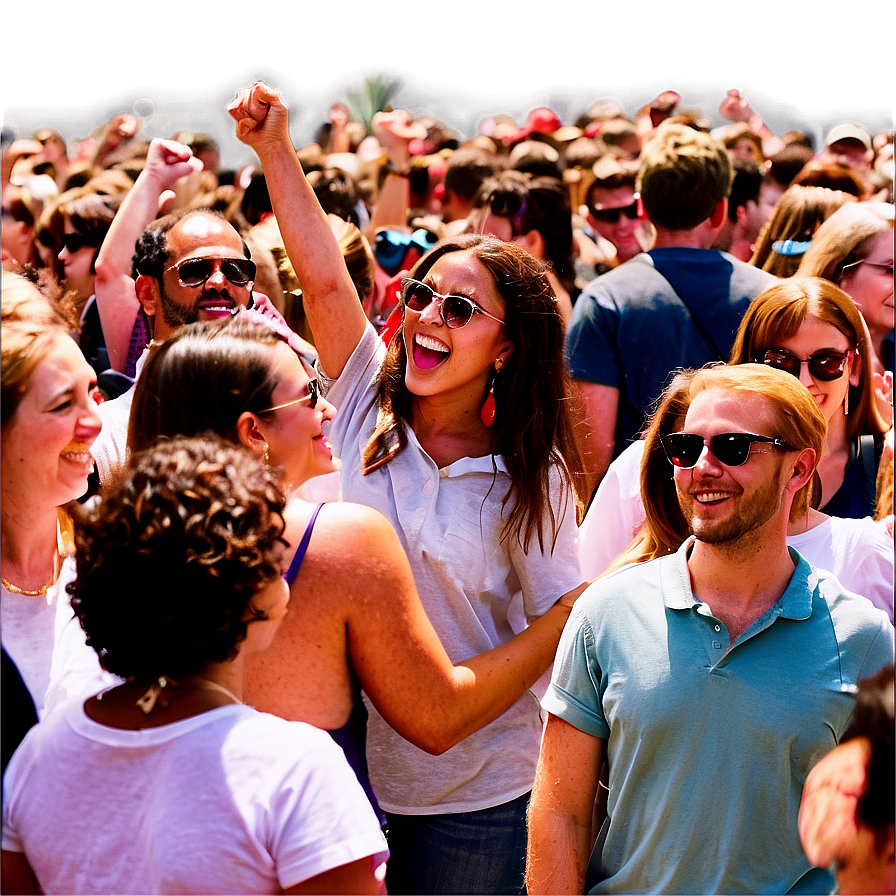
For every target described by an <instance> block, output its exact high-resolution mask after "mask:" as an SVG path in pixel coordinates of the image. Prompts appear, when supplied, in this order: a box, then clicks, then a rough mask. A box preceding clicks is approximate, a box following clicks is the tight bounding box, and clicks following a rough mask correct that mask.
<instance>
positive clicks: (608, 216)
mask: <svg viewBox="0 0 896 896" xmlns="http://www.w3.org/2000/svg"><path fill="white" fill-rule="evenodd" d="M591 214H592V215H593V216H594V218H595V220H597V221H602V222H603V223H604V224H615V223H617V221H619V219H620V218H621V217H622V216H623V215H625V217H626V218H628V219H629V220H630V221H634V220H635V218H637V217H638V203H637V202H633V203H632V204H631V205H622V206H619V207H618V208H592V209H591Z"/></svg>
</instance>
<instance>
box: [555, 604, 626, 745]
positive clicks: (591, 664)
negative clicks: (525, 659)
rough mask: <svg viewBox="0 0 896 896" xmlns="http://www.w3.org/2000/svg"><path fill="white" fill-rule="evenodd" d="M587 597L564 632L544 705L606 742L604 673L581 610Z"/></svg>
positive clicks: (574, 612)
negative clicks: (603, 696)
mask: <svg viewBox="0 0 896 896" xmlns="http://www.w3.org/2000/svg"><path fill="white" fill-rule="evenodd" d="M589 590H590V589H589ZM588 593H589V592H586V593H585V594H584V595H583V596H582V597H580V598H579V600H578V601H577V602H576V606H575V607H574V608H573V611H572V613H571V614H570V617H569V621H568V622H567V623H566V627H565V628H564V630H563V635H562V637H561V638H560V645H559V647H558V648H557V655H556V657H555V659H554V671H553V674H552V675H551V683H550V685H549V686H548V690H547V693H546V694H545V696H544V699H543V700H542V704H541V705H542V707H543V708H544V709H546V710H547V711H548V712H549V713H551V714H552V715H555V716H557V717H559V718H561V719H563V720H564V721H565V722H569V724H570V725H572V726H573V727H574V728H578V729H579V730H580V731H584V732H585V734H590V735H592V736H594V737H600V738H604V739H606V738H608V737H609V736H610V726H609V725H608V724H607V720H606V718H605V717H604V712H603V708H602V706H601V686H600V685H601V672H600V669H599V667H598V666H597V658H596V656H595V650H594V646H595V640H594V632H593V630H592V628H591V624H590V622H589V621H588V618H587V616H586V613H585V610H584V608H583V606H582V602H583V601H585V600H586V598H587V597H588Z"/></svg>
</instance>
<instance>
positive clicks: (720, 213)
mask: <svg viewBox="0 0 896 896" xmlns="http://www.w3.org/2000/svg"><path fill="white" fill-rule="evenodd" d="M727 217H728V197H727V196H726V197H725V198H724V199H720V200H719V201H718V202H717V203H716V207H715V208H714V209H713V210H712V214H711V215H710V216H709V223H710V224H711V225H712V226H713V227H721V226H722V225H723V224H724V223H725V219H726V218H727Z"/></svg>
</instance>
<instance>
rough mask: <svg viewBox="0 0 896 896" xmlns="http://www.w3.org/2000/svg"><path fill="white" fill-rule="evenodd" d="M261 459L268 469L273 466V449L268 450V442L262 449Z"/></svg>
mask: <svg viewBox="0 0 896 896" xmlns="http://www.w3.org/2000/svg"><path fill="white" fill-rule="evenodd" d="M261 459H262V460H263V461H264V465H265V466H266V467H269V466H270V465H271V449H270V448H268V443H267V442H265V443H264V448H262V449H261Z"/></svg>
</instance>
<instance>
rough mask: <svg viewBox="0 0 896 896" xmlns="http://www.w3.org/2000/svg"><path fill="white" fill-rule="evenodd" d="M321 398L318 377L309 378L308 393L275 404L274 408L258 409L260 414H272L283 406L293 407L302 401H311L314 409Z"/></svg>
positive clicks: (311, 406)
mask: <svg viewBox="0 0 896 896" xmlns="http://www.w3.org/2000/svg"><path fill="white" fill-rule="evenodd" d="M318 398H320V385H319V384H318V381H317V378H314V379H310V380H308V394H307V395H302V396H301V397H300V398H294V399H293V400H292V401H284V402H283V404H275V405H274V407H272V408H265V409H264V410H263V411H258V412H257V413H259V414H270V413H272V412H273V411H281V410H283V408H288V407H292V405H294V404H298V403H299V402H301V401H310V402H311V404H310V405H309V407H310V408H311V410H314V409H315V408H316V407H317V399H318Z"/></svg>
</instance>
